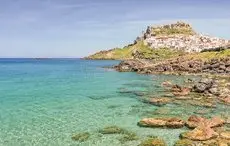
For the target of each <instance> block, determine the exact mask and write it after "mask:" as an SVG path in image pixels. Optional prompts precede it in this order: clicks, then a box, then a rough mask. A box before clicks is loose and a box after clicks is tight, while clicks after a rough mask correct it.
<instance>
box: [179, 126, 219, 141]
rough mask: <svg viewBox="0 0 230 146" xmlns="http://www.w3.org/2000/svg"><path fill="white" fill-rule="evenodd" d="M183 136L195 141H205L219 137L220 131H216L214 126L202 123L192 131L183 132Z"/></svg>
mask: <svg viewBox="0 0 230 146" xmlns="http://www.w3.org/2000/svg"><path fill="white" fill-rule="evenodd" d="M181 137H182V138H186V139H190V140H195V141H196V140H198V141H205V140H210V139H213V138H217V137H218V133H216V132H215V131H214V130H213V129H212V128H210V127H207V126H206V125H200V126H199V127H197V128H195V129H194V130H192V131H189V132H186V133H183V134H181Z"/></svg>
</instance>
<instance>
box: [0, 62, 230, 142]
mask: <svg viewBox="0 0 230 146" xmlns="http://www.w3.org/2000/svg"><path fill="white" fill-rule="evenodd" d="M117 63H118V61H86V60H79V59H47V60H35V59H0V146H44V145H46V146H76V145H79V146H114V145H117V146H119V145H125V146H135V145H138V144H139V143H140V141H141V140H143V139H144V138H146V137H147V136H148V135H156V136H160V137H162V138H163V139H165V140H166V141H167V143H168V145H169V146H170V145H173V143H174V142H175V141H176V140H177V139H178V138H179V134H180V133H181V132H183V131H186V129H176V130H170V129H151V128H140V127H138V126H137V122H138V121H139V120H140V119H142V118H144V117H154V116H179V117H184V118H187V117H188V116H189V115H191V114H193V113H194V111H196V110H199V109H201V108H197V107H193V106H186V107H185V106H181V105H174V104H168V105H166V106H163V107H157V106H153V105H149V104H145V103H142V102H141V101H140V100H139V99H140V97H139V96H138V95H137V94H134V93H140V92H141V93H146V94H148V96H149V95H152V96H160V95H161V94H164V93H163V92H162V91H163V89H162V88H161V87H160V84H161V82H163V81H164V80H175V81H176V82H181V81H182V80H183V79H184V78H186V77H180V78H178V77H176V76H164V75H158V76H154V75H149V76H147V75H138V74H135V73H118V72H116V71H113V70H109V69H104V68H102V67H103V66H111V65H114V64H117ZM123 91H125V92H123ZM127 91H129V92H127ZM226 109H229V108H228V107H226V106H224V105H219V106H218V108H217V109H215V111H213V110H210V112H209V114H210V115H213V114H228V113H227V112H226ZM156 110H158V111H166V112H161V113H158V114H157V112H154V111H156ZM111 125H117V126H119V127H122V128H125V129H127V130H130V131H133V132H135V133H136V134H137V135H138V137H139V138H140V140H136V141H130V142H127V143H120V141H119V140H118V139H119V137H121V136H122V135H101V134H99V133H98V130H99V129H101V128H103V127H105V126H111ZM81 132H90V134H91V136H90V138H89V140H87V141H85V142H81V143H79V142H76V141H73V140H72V139H71V136H72V135H73V134H75V133H81Z"/></svg>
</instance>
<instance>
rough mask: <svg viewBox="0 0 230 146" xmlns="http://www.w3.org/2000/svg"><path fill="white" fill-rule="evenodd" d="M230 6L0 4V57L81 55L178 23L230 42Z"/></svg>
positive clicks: (89, 0)
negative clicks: (152, 28) (149, 28)
mask: <svg viewBox="0 0 230 146" xmlns="http://www.w3.org/2000/svg"><path fill="white" fill-rule="evenodd" d="M229 7H230V0H0V57H84V56H87V55H89V54H92V53H95V52H97V51H99V50H106V49H111V48H115V47H122V46H124V45H127V44H129V43H132V42H133V40H134V39H135V38H136V37H137V36H139V35H140V34H141V32H142V31H143V30H145V29H146V28H147V26H148V25H153V24H167V23H173V22H176V21H179V20H180V21H185V22H187V23H190V24H191V25H192V26H193V27H194V29H195V30H196V31H198V32H202V33H203V34H209V35H211V36H217V37H221V38H225V39H230V9H229Z"/></svg>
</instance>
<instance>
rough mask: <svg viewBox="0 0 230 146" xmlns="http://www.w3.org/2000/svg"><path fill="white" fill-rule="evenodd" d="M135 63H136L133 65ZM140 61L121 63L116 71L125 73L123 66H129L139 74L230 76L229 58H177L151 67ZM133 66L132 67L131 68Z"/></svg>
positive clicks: (153, 64)
mask: <svg viewBox="0 0 230 146" xmlns="http://www.w3.org/2000/svg"><path fill="white" fill-rule="evenodd" d="M134 62H136V63H134ZM140 62H141V60H132V63H129V61H123V62H122V63H120V64H119V65H117V66H116V70H117V71H127V69H126V68H125V69H123V66H124V65H125V66H126V64H130V65H129V68H135V69H132V70H135V71H136V72H139V73H144V74H155V73H191V74H194V73H208V74H230V56H229V57H228V56H226V57H224V58H219V59H217V58H215V59H210V60H206V61H204V60H202V59H194V58H187V57H178V58H174V59H169V60H165V61H161V62H157V63H152V65H147V66H146V65H141V64H142V63H140ZM132 65H133V66H132Z"/></svg>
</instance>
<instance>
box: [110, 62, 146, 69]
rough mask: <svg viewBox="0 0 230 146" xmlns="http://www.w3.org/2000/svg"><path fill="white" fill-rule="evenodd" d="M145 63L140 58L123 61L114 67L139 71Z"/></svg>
mask: <svg viewBox="0 0 230 146" xmlns="http://www.w3.org/2000/svg"><path fill="white" fill-rule="evenodd" d="M144 66H145V64H144V63H143V62H141V61H138V60H126V61H122V62H121V63H120V64H119V65H117V66H115V67H114V68H115V69H116V70H117V71H120V72H138V71H139V69H140V68H142V67H144Z"/></svg>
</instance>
